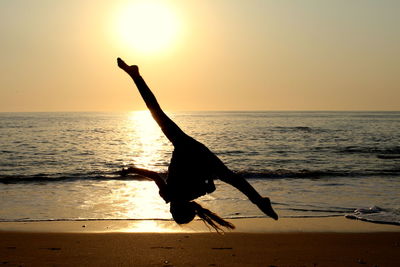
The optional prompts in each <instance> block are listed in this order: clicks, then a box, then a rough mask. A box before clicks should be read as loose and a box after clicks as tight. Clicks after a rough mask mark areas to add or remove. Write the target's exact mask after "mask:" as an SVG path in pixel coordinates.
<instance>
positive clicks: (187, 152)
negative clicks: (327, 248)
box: [118, 58, 278, 230]
mask: <svg viewBox="0 0 400 267" xmlns="http://www.w3.org/2000/svg"><path fill="white" fill-rule="evenodd" d="M118 66H119V67H120V68H121V69H123V70H124V71H125V72H126V73H127V74H129V76H131V77H132V79H133V81H134V82H135V84H136V86H137V88H138V89H139V92H140V94H141V96H142V98H143V100H144V101H145V103H146V105H147V107H148V109H149V110H150V112H151V115H152V116H153V118H154V119H155V121H156V122H157V123H158V125H159V126H160V127H161V130H162V131H163V133H164V134H165V136H166V137H167V138H168V139H169V141H171V143H172V144H173V146H174V151H173V153H172V158H171V163H170V165H169V167H168V176H167V179H166V180H164V179H163V178H162V177H161V176H160V175H159V174H158V173H156V172H153V171H149V170H145V169H141V168H136V167H129V168H128V169H124V170H123V171H122V172H121V174H122V175H126V174H128V173H135V174H139V175H142V176H145V177H148V178H150V179H152V180H154V181H155V182H156V184H157V186H158V187H159V192H160V196H161V197H162V198H163V199H164V200H165V201H166V202H167V203H170V212H171V214H172V217H173V219H174V220H175V222H177V223H178V224H185V223H189V222H191V221H192V220H193V219H194V217H195V216H196V215H197V216H199V217H200V218H201V219H203V220H204V221H205V222H207V223H208V224H210V225H211V226H212V227H214V228H215V229H216V230H219V229H220V228H219V226H223V227H227V228H231V229H233V228H234V226H233V224H231V223H230V222H227V221H225V220H224V219H222V218H220V217H219V216H218V215H216V214H215V213H213V212H211V211H209V210H208V209H205V208H203V207H202V206H200V205H199V204H198V203H196V202H195V201H193V200H194V199H196V198H198V197H200V196H203V195H205V194H207V193H211V192H213V191H215V185H214V179H216V178H218V179H220V180H221V181H224V182H226V183H228V184H230V185H232V186H234V187H235V188H237V189H238V190H240V191H241V192H242V193H243V194H245V195H246V196H247V197H248V198H249V199H250V201H251V202H253V203H254V204H255V205H257V207H258V208H259V209H260V210H262V211H263V212H264V213H265V214H267V215H268V216H270V217H272V218H274V219H275V220H277V219H278V215H277V214H276V213H275V212H274V210H273V209H272V206H271V202H270V200H269V198H267V197H261V196H260V194H258V192H257V191H256V190H255V189H254V188H253V187H252V186H251V185H250V184H249V183H248V182H247V181H246V180H245V179H244V178H243V177H241V176H239V175H238V174H236V173H234V172H232V171H231V170H229V169H228V167H226V166H225V164H224V163H222V161H221V160H220V159H219V158H218V157H217V156H216V155H214V153H212V152H211V151H210V150H209V149H208V148H207V147H206V146H205V145H203V144H201V143H200V142H198V141H196V140H195V139H193V138H192V137H190V136H188V135H187V134H185V133H184V132H183V131H182V130H181V129H180V128H179V127H178V126H177V125H176V124H175V123H174V122H173V121H172V120H171V119H170V118H169V117H168V116H167V115H166V114H165V113H164V111H163V110H162V109H161V107H160V105H159V104H158V102H157V100H156V98H155V96H154V95H153V93H152V92H151V91H150V88H149V87H148V86H147V85H146V83H145V81H144V80H143V78H142V77H141V76H140V74H139V69H138V67H137V66H136V65H133V66H128V65H127V64H126V63H125V62H124V61H123V60H122V59H120V58H118Z"/></svg>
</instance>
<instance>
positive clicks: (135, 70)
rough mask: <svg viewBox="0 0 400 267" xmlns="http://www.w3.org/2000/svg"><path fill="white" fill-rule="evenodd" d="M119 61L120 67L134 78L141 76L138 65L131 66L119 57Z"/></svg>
mask: <svg viewBox="0 0 400 267" xmlns="http://www.w3.org/2000/svg"><path fill="white" fill-rule="evenodd" d="M117 62H118V67H120V68H121V69H123V70H124V71H125V72H126V73H128V74H129V76H131V77H132V78H134V77H138V76H140V74H139V68H138V66H136V65H132V66H129V65H128V64H126V63H125V62H124V61H123V60H122V59H121V58H118V59H117Z"/></svg>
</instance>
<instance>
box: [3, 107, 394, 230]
mask: <svg viewBox="0 0 400 267" xmlns="http://www.w3.org/2000/svg"><path fill="white" fill-rule="evenodd" d="M168 114H169V115H170V117H171V118H172V119H173V120H174V121H175V122H176V123H177V124H178V125H179V126H180V127H181V128H182V129H183V130H184V131H185V132H186V133H187V134H189V135H191V136H192V137H194V138H195V139H197V140H198V141H200V142H202V143H204V144H205V145H206V146H208V147H209V148H210V149H211V150H212V151H213V152H214V153H215V154H217V155H218V157H220V158H221V159H222V161H223V162H224V163H225V164H226V165H227V166H228V167H229V168H230V169H232V170H233V171H235V172H238V173H239V174H240V175H242V176H244V177H245V178H246V179H248V181H249V182H250V183H251V184H252V185H253V186H254V187H255V188H256V189H257V191H259V192H260V194H262V195H263V196H268V197H270V199H271V200H272V203H273V206H274V208H275V209H276V211H277V213H278V214H279V215H280V217H321V216H328V217H329V216H346V217H348V218H357V219H362V220H366V221H370V222H380V223H390V224H398V225H400V130H399V129H400V112H171V113H168ZM172 150H173V147H172V146H171V144H170V143H169V141H168V140H167V139H166V138H165V137H164V136H163V134H162V132H161V130H160V129H159V128H158V126H157V124H156V123H155V122H154V120H153V119H152V117H151V116H150V114H149V113H148V112H147V111H137V112H126V113H0V221H36V220H77V219H80V220H86V219H104V220H108V219H170V218H171V215H170V213H169V206H168V205H167V204H166V203H165V202H164V201H163V200H162V199H161V198H160V196H159V195H158V189H157V187H156V185H155V184H154V182H151V181H146V180H143V179H138V177H137V176H128V177H121V176H120V175H119V174H118V171H119V170H121V169H122V168H123V167H126V166H129V165H135V166H137V167H142V168H147V169H151V170H155V171H158V172H161V173H163V174H165V173H166V170H167V168H168V164H169V160H170V158H171V153H172ZM196 171H197V170H192V173H195V172H196ZM190 176H191V173H188V174H187V178H188V179H190ZM216 186H217V190H216V191H215V192H214V193H212V194H209V195H206V196H203V197H201V198H200V199H199V200H198V201H199V203H200V204H202V205H203V206H205V207H207V208H209V209H210V210H212V211H214V212H216V213H218V214H219V215H221V216H223V217H225V218H241V217H244V218H248V217H265V215H264V214H263V213H262V212H261V211H259V210H258V209H257V207H255V206H254V205H252V204H251V202H249V201H248V199H247V198H246V196H244V195H243V194H241V193H240V192H239V191H238V190H236V189H234V188H233V187H231V186H230V185H227V184H225V183H223V182H221V181H218V180H217V181H216Z"/></svg>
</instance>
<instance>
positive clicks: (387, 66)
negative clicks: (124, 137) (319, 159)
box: [0, 0, 400, 112]
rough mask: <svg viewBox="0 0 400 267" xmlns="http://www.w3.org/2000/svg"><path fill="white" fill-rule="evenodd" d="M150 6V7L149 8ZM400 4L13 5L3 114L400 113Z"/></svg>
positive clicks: (386, 0)
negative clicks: (136, 74)
mask: <svg viewBox="0 0 400 267" xmlns="http://www.w3.org/2000/svg"><path fill="white" fill-rule="evenodd" d="M143 2H145V3H143ZM399 11H400V1H397V0H379V1H377V0H374V1H372V0H335V1H324V0H291V1H289V0H286V1H285V0H276V1H269V0H248V1H243V0H185V1H184V0H180V1H178V0H175V1H173V0H171V1H167V0H165V1H161V0H160V1H157V0H147V1H140V0H137V1H135V0H132V1H127V0H113V1H106V0H92V1H90V0H58V1H54V0H35V1H31V0H12V1H11V0H2V1H0V33H1V35H0V38H1V39H0V59H1V60H0V112H52V111H130V110H141V109H145V105H144V103H143V101H142V99H141V98H140V96H139V94H138V92H137V90H136V88H135V87H134V85H133V83H132V81H131V79H130V78H129V77H128V76H127V75H126V74H125V73H123V72H122V71H121V70H120V69H118V67H117V65H116V58H117V57H121V58H123V59H124V60H125V61H126V62H127V63H128V64H132V65H133V64H135V65H138V66H139V69H140V72H141V74H142V76H143V77H144V79H145V80H146V81H147V83H148V85H149V86H150V88H151V89H152V90H153V92H154V94H155V95H156V97H157V99H158V101H159V102H160V104H161V106H162V107H163V108H164V109H165V110H170V111H188V110H400V51H399V49H400V27H399V25H400V16H399Z"/></svg>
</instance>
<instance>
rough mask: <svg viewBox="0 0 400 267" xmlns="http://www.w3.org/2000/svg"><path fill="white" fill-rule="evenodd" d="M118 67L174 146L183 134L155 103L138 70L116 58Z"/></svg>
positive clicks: (154, 98)
mask: <svg viewBox="0 0 400 267" xmlns="http://www.w3.org/2000/svg"><path fill="white" fill-rule="evenodd" d="M118 66H119V67H120V68H121V69H123V70H124V71H125V72H126V73H127V74H128V75H129V76H130V77H131V78H132V79H133V81H134V82H135V84H136V87H137V88H138V90H139V92H140V95H141V96H142V98H143V100H144V102H145V103H146V106H147V108H148V109H149V110H150V112H151V114H152V116H153V118H154V119H155V121H156V122H157V124H158V125H159V126H160V127H161V130H162V131H163V133H164V134H165V136H166V137H167V138H168V139H169V140H170V141H171V142H172V143H173V144H176V142H177V139H179V138H180V137H182V136H183V135H185V133H184V132H183V131H182V130H181V129H180V128H179V127H178V126H177V125H176V124H175V123H174V122H173V121H172V120H171V119H170V118H169V117H168V116H167V115H166V114H165V113H164V111H163V110H162V109H161V107H160V105H159V104H158V102H157V99H156V97H155V96H154V94H153V93H152V92H151V90H150V88H149V87H148V86H147V84H146V82H145V81H144V79H143V78H142V76H140V74H139V68H138V66H136V65H132V66H128V65H127V64H126V63H125V62H124V61H123V60H122V59H120V58H118Z"/></svg>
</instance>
